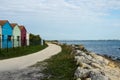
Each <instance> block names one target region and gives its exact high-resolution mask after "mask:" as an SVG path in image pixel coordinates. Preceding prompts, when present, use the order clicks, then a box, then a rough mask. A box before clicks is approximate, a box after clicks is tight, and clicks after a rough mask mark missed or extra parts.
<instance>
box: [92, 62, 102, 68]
mask: <svg viewBox="0 0 120 80" xmlns="http://www.w3.org/2000/svg"><path fill="white" fill-rule="evenodd" d="M91 66H92V67H94V68H99V69H102V67H101V66H100V65H99V64H97V63H91Z"/></svg>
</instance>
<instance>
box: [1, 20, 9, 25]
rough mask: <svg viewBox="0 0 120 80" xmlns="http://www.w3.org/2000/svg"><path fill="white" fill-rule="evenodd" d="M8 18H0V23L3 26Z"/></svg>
mask: <svg viewBox="0 0 120 80" xmlns="http://www.w3.org/2000/svg"><path fill="white" fill-rule="evenodd" d="M6 22H8V20H0V25H1V26H3V25H4V24H5V23H6Z"/></svg>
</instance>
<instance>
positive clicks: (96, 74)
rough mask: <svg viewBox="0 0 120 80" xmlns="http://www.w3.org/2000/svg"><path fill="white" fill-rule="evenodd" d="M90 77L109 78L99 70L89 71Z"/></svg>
mask: <svg viewBox="0 0 120 80" xmlns="http://www.w3.org/2000/svg"><path fill="white" fill-rule="evenodd" d="M90 78H91V80H109V78H108V77H107V76H105V75H103V74H101V72H93V71H91V72H90Z"/></svg>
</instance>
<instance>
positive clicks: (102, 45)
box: [59, 40, 120, 58]
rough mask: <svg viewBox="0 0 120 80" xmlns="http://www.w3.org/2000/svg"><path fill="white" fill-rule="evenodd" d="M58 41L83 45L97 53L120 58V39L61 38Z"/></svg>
mask: <svg viewBox="0 0 120 80" xmlns="http://www.w3.org/2000/svg"><path fill="white" fill-rule="evenodd" d="M59 42H60V43H65V44H77V45H84V46H85V48H86V49H87V50H89V51H92V52H95V53H97V54H100V55H108V56H111V57H113V58H120V40H61V41H59Z"/></svg>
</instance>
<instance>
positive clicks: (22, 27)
mask: <svg viewBox="0 0 120 80" xmlns="http://www.w3.org/2000/svg"><path fill="white" fill-rule="evenodd" d="M19 28H20V30H23V29H24V30H25V31H26V32H27V30H26V28H25V27H24V26H23V25H20V26H19Z"/></svg>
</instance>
